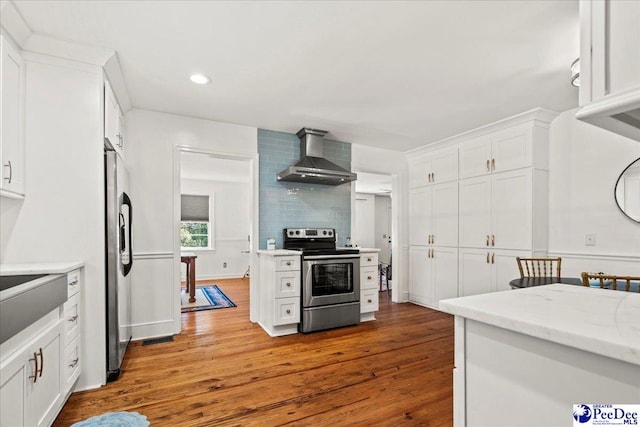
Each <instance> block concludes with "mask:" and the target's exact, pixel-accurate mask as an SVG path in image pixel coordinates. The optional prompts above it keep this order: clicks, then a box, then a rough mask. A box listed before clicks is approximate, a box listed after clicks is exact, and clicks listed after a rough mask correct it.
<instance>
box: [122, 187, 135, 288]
mask: <svg viewBox="0 0 640 427" xmlns="http://www.w3.org/2000/svg"><path fill="white" fill-rule="evenodd" d="M122 204H123V205H126V206H128V207H129V209H128V211H129V223H128V224H129V227H128V231H129V233H128V236H127V245H128V247H129V262H128V263H126V264H123V266H122V267H123V274H124V276H126V275H128V274H129V272H130V271H131V267H132V266H133V249H132V246H131V240H132V239H131V226H132V220H133V208H132V207H131V199H130V198H129V196H128V195H127V193H122ZM121 215H122V214H121ZM121 230H122V232H123V233H124V228H122V229H121ZM123 237H124V236H123ZM121 241H122V242H124V238H123V239H122V240H121Z"/></svg>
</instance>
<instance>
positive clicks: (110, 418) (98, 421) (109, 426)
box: [71, 412, 149, 427]
mask: <svg viewBox="0 0 640 427" xmlns="http://www.w3.org/2000/svg"><path fill="white" fill-rule="evenodd" d="M148 426H149V421H147V417H145V416H144V415H140V414H139V413H137V412H108V413H106V414H102V415H98V416H95V417H91V418H88V419H86V420H84V421H80V422H77V423H75V424H73V425H72V426H71V427H148Z"/></svg>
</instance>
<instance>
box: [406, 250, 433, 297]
mask: <svg viewBox="0 0 640 427" xmlns="http://www.w3.org/2000/svg"><path fill="white" fill-rule="evenodd" d="M430 250H431V249H430V248H416V247H412V248H410V249H409V301H411V302H416V303H418V304H423V305H432V303H433V296H432V293H433V292H432V291H433V287H432V286H431V281H432V280H431V271H430V269H429V260H430V259H429V257H428V254H429V251H430Z"/></svg>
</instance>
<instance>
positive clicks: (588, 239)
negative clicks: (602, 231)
mask: <svg viewBox="0 0 640 427" xmlns="http://www.w3.org/2000/svg"><path fill="white" fill-rule="evenodd" d="M584 244H585V245H586V246H595V245H596V234H595V233H588V234H585V235H584Z"/></svg>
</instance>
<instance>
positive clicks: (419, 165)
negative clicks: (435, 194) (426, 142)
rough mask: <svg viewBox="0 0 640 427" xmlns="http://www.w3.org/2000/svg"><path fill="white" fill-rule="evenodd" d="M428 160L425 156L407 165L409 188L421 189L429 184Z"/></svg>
mask: <svg viewBox="0 0 640 427" xmlns="http://www.w3.org/2000/svg"><path fill="white" fill-rule="evenodd" d="M430 172H431V171H430V170H429V159H428V158H427V157H426V156H423V157H420V158H418V159H415V160H414V161H412V162H411V163H410V164H409V188H415V187H422V186H423V185H427V184H428V183H429V173H430Z"/></svg>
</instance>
